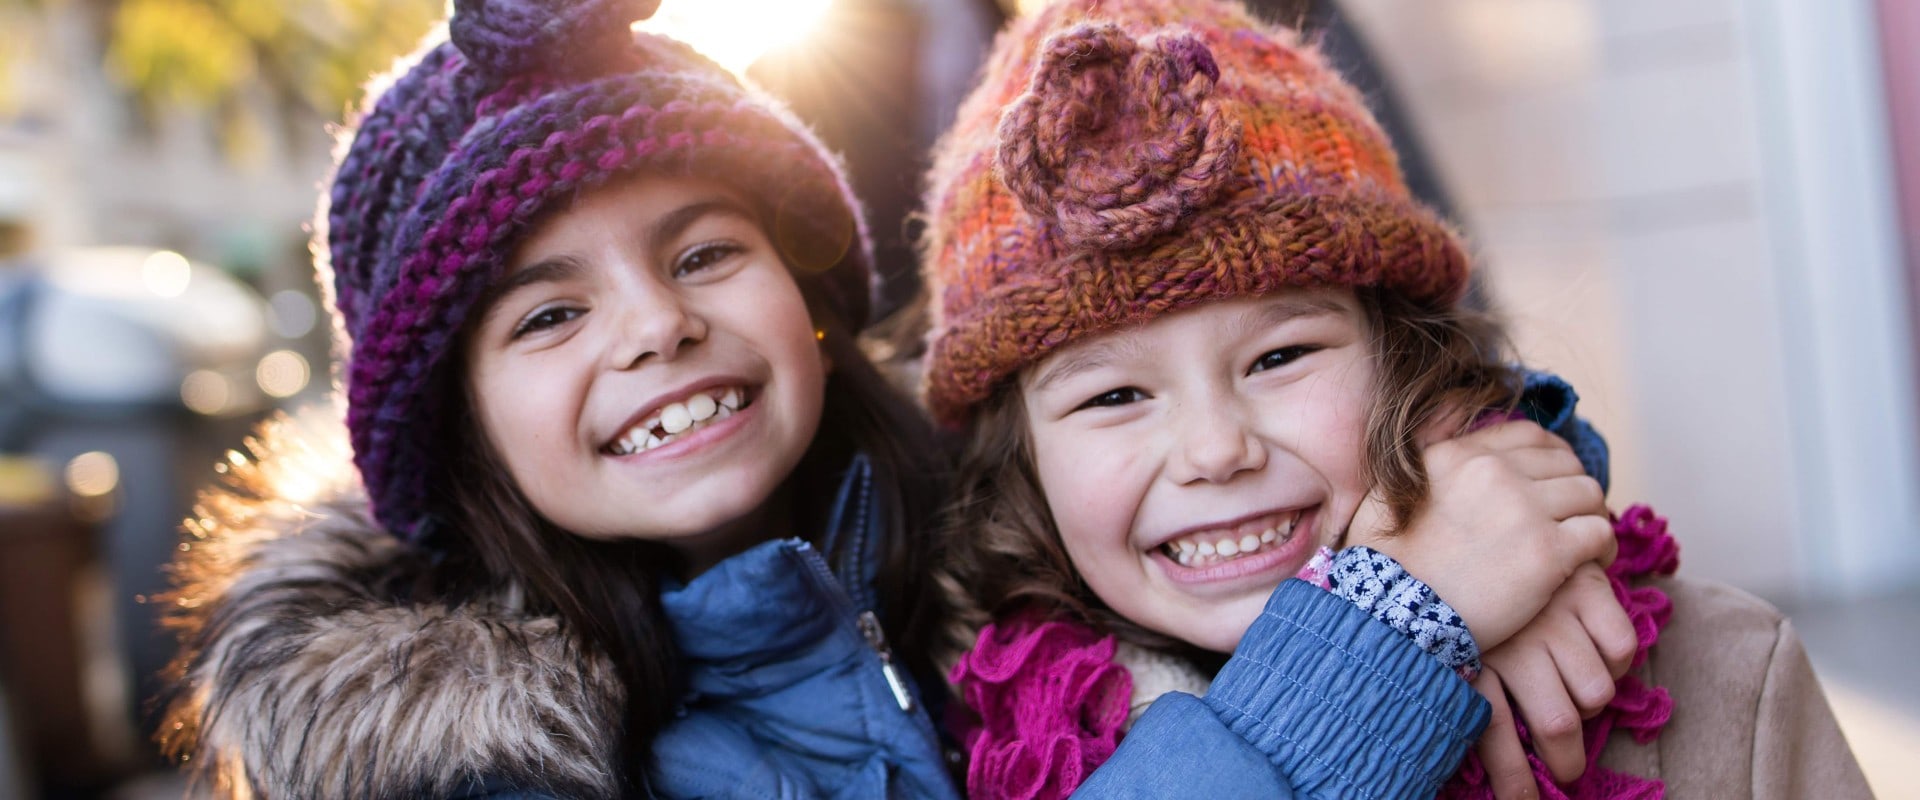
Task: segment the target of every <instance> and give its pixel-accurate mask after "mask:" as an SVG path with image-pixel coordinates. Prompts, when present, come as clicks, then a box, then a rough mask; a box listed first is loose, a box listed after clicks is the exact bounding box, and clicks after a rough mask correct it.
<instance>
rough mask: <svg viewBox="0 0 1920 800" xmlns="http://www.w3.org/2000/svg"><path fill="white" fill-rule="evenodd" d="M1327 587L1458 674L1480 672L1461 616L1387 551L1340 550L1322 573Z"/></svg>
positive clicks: (1476, 649)
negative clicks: (1327, 569)
mask: <svg viewBox="0 0 1920 800" xmlns="http://www.w3.org/2000/svg"><path fill="white" fill-rule="evenodd" d="M1327 590H1328V591H1331V592H1333V593H1334V594H1336V595H1339V596H1340V597H1342V598H1345V599H1346V600H1347V601H1348V602H1351V603H1353V604H1354V605H1355V606H1358V607H1359V608H1360V610H1362V611H1365V612H1367V613H1368V614H1371V615H1373V618H1374V619H1377V620H1380V621H1381V622H1384V623H1386V624H1387V625H1388V626H1390V627H1392V628H1393V629H1394V630H1397V631H1399V632H1401V633H1403V634H1406V636H1407V638H1409V639H1412V640H1413V643H1414V644H1415V645H1417V646H1419V648H1420V649H1422V650H1425V651H1427V652H1428V653H1431V654H1433V656H1434V657H1435V658H1438V659H1440V663H1442V664H1445V665H1447V666H1448V667H1451V668H1453V669H1454V670H1457V671H1459V672H1460V674H1461V677H1464V678H1467V679H1469V680H1471V679H1472V677H1473V676H1475V675H1478V674H1480V645H1478V644H1477V643H1475V642H1474V640H1473V633H1472V632H1471V631H1468V630H1467V623H1466V621H1465V620H1462V619H1461V618H1460V614H1459V612H1457V611H1454V610H1453V607H1452V606H1449V605H1447V601H1445V600H1442V599H1440V596H1439V595H1437V594H1434V592H1433V589H1432V588H1431V587H1429V586H1427V585H1426V584H1425V583H1423V582H1421V580H1420V579H1419V578H1416V577H1413V575H1412V574H1411V573H1408V572H1407V570H1406V568H1404V567H1402V566H1400V562H1398V561H1395V560H1393V557H1392V556H1389V555H1387V554H1385V553H1382V552H1380V551H1378V550H1375V549H1373V548H1371V547H1349V548H1347V549H1345V550H1342V551H1340V553H1339V554H1338V555H1336V556H1334V558H1333V567H1332V569H1330V570H1329V571H1328V573H1327Z"/></svg>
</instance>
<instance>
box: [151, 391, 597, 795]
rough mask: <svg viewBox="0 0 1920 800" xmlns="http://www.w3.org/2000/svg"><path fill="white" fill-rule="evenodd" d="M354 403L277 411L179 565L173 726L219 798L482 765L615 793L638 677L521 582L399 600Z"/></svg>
mask: <svg viewBox="0 0 1920 800" xmlns="http://www.w3.org/2000/svg"><path fill="white" fill-rule="evenodd" d="M342 419H343V417H342V415H341V412H340V409H339V408H337V407H323V408H319V409H314V410H311V411H308V412H304V413H302V414H300V415H298V416H294V417H281V418H278V419H276V420H274V421H271V422H269V423H268V424H267V425H265V426H263V428H262V430H261V433H260V435H259V436H258V437H256V438H255V439H251V440H249V441H248V443H247V444H248V449H249V450H250V451H251V452H252V454H253V456H252V458H247V457H244V456H242V455H241V454H239V453H233V454H230V457H229V459H228V460H227V462H225V463H223V464H221V465H219V466H218V467H217V468H216V469H217V470H218V471H220V472H222V473H224V474H223V478H224V480H223V481H222V482H221V485H219V486H216V487H214V488H211V489H209V490H207V491H206V492H205V493H203V494H202V496H201V498H200V502H199V504H198V505H197V506H196V507H195V510H194V518H193V519H189V520H187V525H186V527H187V533H188V537H187V538H186V539H185V540H184V544H183V546H182V552H180V553H179V554H178V558H177V559H176V560H175V562H174V564H173V567H172V571H173V579H174V587H175V589H174V591H173V593H172V594H171V595H169V596H167V597H166V598H165V599H164V602H166V603H168V605H169V607H170V612H171V614H170V619H169V621H168V624H169V627H170V628H171V629H172V630H173V631H174V632H175V633H177V634H178V636H179V637H180V642H181V653H180V655H179V656H178V657H177V659H176V660H175V662H174V663H173V665H172V667H171V668H170V670H169V672H170V674H169V677H170V678H171V679H172V680H173V682H174V688H173V691H172V693H171V695H170V696H169V697H167V698H164V701H165V702H166V704H167V715H166V719H165V722H164V725H163V728H162V730H161V732H160V739H161V740H162V743H163V744H164V745H165V747H166V748H167V749H168V750H169V752H171V753H174V754H176V755H178V756H179V757H180V758H182V759H183V761H185V763H186V766H187V767H188V768H189V769H191V770H193V771H194V772H195V773H196V776H197V778H198V779H199V782H200V783H203V784H205V785H206V786H207V787H208V788H210V789H212V790H213V791H214V792H215V793H216V794H218V795H220V796H222V797H233V798H253V797H263V798H264V797H274V798H279V797H298V798H334V797H356V798H358V797H368V798H388V797H392V798H398V797H422V796H436V795H445V794H446V793H448V792H450V791H454V790H457V789H459V788H460V787H463V786H471V785H473V784H474V783H475V782H477V781H480V780H482V779H493V780H496V781H503V782H506V783H508V784H511V785H514V786H517V787H521V788H527V789H534V790H540V791H546V792H550V793H553V794H557V795H563V796H584V797H610V796H613V795H615V794H617V791H616V787H615V783H616V778H615V777H614V773H613V771H612V770H611V769H610V766H611V765H612V763H613V762H612V759H613V757H614V756H613V753H614V748H615V743H614V740H615V734H616V732H617V731H618V730H619V716H620V715H619V711H618V710H619V709H620V708H621V703H622V701H623V694H622V689H621V687H620V684H619V682H618V680H616V679H615V677H614V673H613V670H612V668H611V666H610V665H609V664H608V663H607V662H606V660H605V659H604V658H603V657H600V656H598V655H590V654H587V653H585V652H583V649H582V648H581V647H580V646H578V644H577V642H576V641H575V640H573V639H572V638H571V637H569V636H567V635H566V634H564V633H563V632H562V630H561V628H560V626H559V624H558V621H557V620H556V619H555V618H553V617H546V616H535V615H531V614H528V613H525V612H524V611H523V610H522V604H521V603H520V602H519V599H518V593H517V592H515V591H512V590H505V591H502V592H498V593H496V594H495V595H494V596H490V597H485V598H481V599H478V600H469V601H467V602H464V603H461V604H458V605H452V604H448V603H442V602H436V601H434V600H433V599H432V598H413V599H411V600H409V599H402V598H401V597H400V596H399V595H398V594H397V591H396V589H397V588H398V587H408V586H410V585H411V584H412V581H411V580H410V578H409V576H410V575H411V574H413V573H415V572H417V570H418V569H419V565H420V564H421V563H423V562H422V560H421V557H420V554H418V553H415V552H412V551H410V550H409V549H408V548H407V547H406V546H404V545H403V544H401V543H400V542H399V541H398V540H397V539H395V538H393V537H391V536H388V535H386V534H385V533H384V532H382V531H380V530H379V528H378V526H377V525H376V524H375V523H374V522H373V520H372V517H371V515H370V514H369V512H368V508H367V504H366V498H365V494H364V493H363V492H362V490H361V488H360V485H359V480H358V474H357V473H356V472H355V471H354V469H353V465H352V462H351V460H350V456H349V449H348V445H347V435H346V428H345V425H344V424H343V423H342V422H341V420H342Z"/></svg>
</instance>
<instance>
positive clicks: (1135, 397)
mask: <svg viewBox="0 0 1920 800" xmlns="http://www.w3.org/2000/svg"><path fill="white" fill-rule="evenodd" d="M1145 399H1147V394H1146V392H1142V391H1140V390H1139V389H1135V388H1133V387H1131V386H1128V387H1126V388H1123V389H1112V390H1109V391H1106V392H1102V393H1100V394H1097V395H1094V396H1093V397H1091V398H1088V399H1087V401H1086V402H1084V403H1081V404H1080V405H1077V406H1074V408H1073V410H1075V411H1079V410H1080V409H1083V408H1107V407H1110V406H1124V405H1126V404H1128V403H1137V402H1140V401H1141V400H1145Z"/></svg>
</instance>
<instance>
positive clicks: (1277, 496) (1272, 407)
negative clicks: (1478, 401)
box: [1020, 289, 1373, 652]
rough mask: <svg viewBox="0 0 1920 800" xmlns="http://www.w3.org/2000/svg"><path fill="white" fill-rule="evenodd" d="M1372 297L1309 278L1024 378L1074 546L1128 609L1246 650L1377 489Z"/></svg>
mask: <svg viewBox="0 0 1920 800" xmlns="http://www.w3.org/2000/svg"><path fill="white" fill-rule="evenodd" d="M1366 330H1367V325H1366V322H1365V318H1364V316H1363V315H1362V312H1361V309H1360V306H1359V303H1358V301H1357V300H1356V299H1355V297H1354V294H1353V292H1352V291H1350V290H1345V289H1294V290H1285V291H1281V292H1278V293H1275V294H1270V295H1266V296H1262V297H1256V298H1246V299H1236V300H1227V301H1221V302H1215V303H1209V304H1207V305H1204V306H1200V307H1198V308H1194V309H1190V310H1185V311H1180V312H1177V313H1173V314H1169V315H1167V316H1164V317H1161V318H1159V319H1156V320H1155V321H1153V322H1152V323H1149V324H1147V325H1145V326H1143V327H1139V328H1133V329H1128V330H1123V331H1120V332H1117V333H1111V334H1107V335H1104V336H1100V337H1096V338H1094V339H1090V340H1087V341H1082V342H1077V343H1075V344H1073V345H1071V346H1068V347H1064V348H1061V349H1060V350H1058V351H1056V352H1055V353H1053V354H1052V355H1051V356H1049V357H1048V358H1047V359H1046V360H1044V361H1042V362H1041V363H1040V364H1038V365H1036V367H1034V368H1033V369H1030V370H1027V371H1026V373H1025V374H1024V375H1023V376H1022V379H1021V386H1020V388H1021V391H1022V395H1023V399H1024V400H1025V403H1026V409H1027V416H1028V419H1029V424H1030V426H1031V430H1030V432H1031V434H1032V439H1031V441H1032V446H1033V459H1034V462H1035V466H1036V468H1037V472H1038V473H1039V478H1040V484H1041V487H1042V489H1043V490H1044V491H1045V492H1046V497H1047V505H1048V506H1049V508H1050V510H1051V511H1052V514H1053V519H1054V521H1055V524H1056V526H1057V527H1058V528H1059V531H1060V537H1061V539H1062V540H1063V542H1064V543H1065V545H1066V550H1067V555H1068V556H1069V557H1071V558H1072V559H1073V563H1074V566H1075V567H1076V568H1077V569H1078V570H1079V572H1080V574H1081V575H1082V576H1083V577H1084V578H1085V580H1086V581H1087V585H1088V586H1089V587H1090V588H1092V589H1093V591H1094V593H1095V594H1097V595H1099V597H1100V599H1101V600H1102V601H1103V602H1105V603H1106V604H1107V606H1108V607H1110V608H1112V609H1113V610H1114V611H1115V612H1117V613H1119V614H1121V615H1122V616H1124V617H1126V618H1127V619H1130V620H1132V621H1134V622H1135V623H1138V624H1140V625H1143V626H1145V627H1147V628H1149V629H1151V630H1154V631H1158V632H1160V633H1163V634H1166V635H1168V636H1173V637H1175V638H1178V639H1182V640H1184V641H1187V642H1189V643H1192V644H1194V645H1197V646H1199V647H1203V648H1206V649H1208V650H1214V651H1218V652H1228V651H1231V650H1232V649H1233V648H1234V646H1235V645H1237V644H1238V643H1239V641H1240V637H1241V635H1243V634H1244V633H1246V630H1247V627H1248V626H1249V625H1251V624H1252V623H1253V620H1254V619H1255V618H1256V617H1257V616H1258V615H1259V614H1260V611H1261V609H1262V608H1263V607H1264V606H1265V604H1266V601H1267V596H1268V595H1269V594H1271V593H1272V592H1273V590H1274V588H1275V587H1276V586H1278V585H1279V584H1280V582H1281V581H1283V580H1285V579H1287V578H1289V577H1292V576H1293V575H1294V574H1295V573H1296V572H1298V571H1299V569H1300V568H1301V567H1302V566H1303V565H1305V563H1306V562H1307V560H1308V559H1309V558H1311V557H1312V555H1313V553H1314V552H1315V550H1317V549H1318V548H1319V547H1320V546H1322V545H1331V544H1333V543H1334V542H1336V541H1337V540H1338V539H1339V537H1340V536H1341V535H1342V534H1343V532H1344V531H1345V529H1346V526H1347V524H1348V523H1349V522H1351V521H1352V519H1353V515H1354V512H1355V511H1356V510H1357V509H1358V508H1359V506H1360V501H1361V499H1362V498H1363V497H1364V496H1365V495H1366V492H1367V486H1366V480H1365V477H1364V472H1365V463H1366V456H1365V454H1366V421H1367V414H1368V412H1369V410H1370V409H1371V407H1372V392H1373V363H1372V356H1371V349H1370V346H1369V344H1368V338H1367V335H1366Z"/></svg>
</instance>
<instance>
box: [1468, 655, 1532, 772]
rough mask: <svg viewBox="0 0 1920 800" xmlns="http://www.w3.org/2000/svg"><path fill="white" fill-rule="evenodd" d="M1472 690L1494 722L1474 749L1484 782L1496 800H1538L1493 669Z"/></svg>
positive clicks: (1530, 766)
mask: <svg viewBox="0 0 1920 800" xmlns="http://www.w3.org/2000/svg"><path fill="white" fill-rule="evenodd" d="M1473 688H1474V689H1475V690H1477V691H1479V692H1480V695H1481V696H1482V697H1485V698H1487V702H1488V703H1489V704H1491V705H1492V706H1493V719H1492V720H1491V721H1489V722H1488V723H1487V730H1486V732H1485V733H1482V734H1480V743H1479V745H1478V746H1477V748H1476V749H1477V750H1478V751H1479V753H1480V763H1481V764H1483V765H1485V766H1486V768H1487V783H1489V784H1490V785H1492V786H1493V796H1494V797H1496V798H1498V800H1538V798H1539V797H1540V786H1539V784H1537V783H1535V782H1534V780H1533V767H1532V765H1530V764H1528V763H1527V753H1526V751H1524V750H1522V749H1520V731H1519V729H1518V728H1516V727H1514V724H1513V709H1512V708H1511V707H1510V706H1508V705H1507V692H1506V688H1505V687H1504V686H1503V685H1502V684H1501V682H1500V675H1499V674H1498V673H1496V672H1494V671H1493V670H1486V671H1484V672H1481V673H1480V677H1478V678H1475V679H1474V681H1473Z"/></svg>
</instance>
